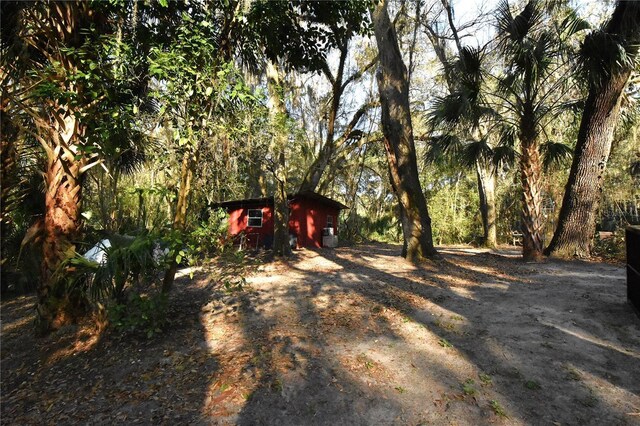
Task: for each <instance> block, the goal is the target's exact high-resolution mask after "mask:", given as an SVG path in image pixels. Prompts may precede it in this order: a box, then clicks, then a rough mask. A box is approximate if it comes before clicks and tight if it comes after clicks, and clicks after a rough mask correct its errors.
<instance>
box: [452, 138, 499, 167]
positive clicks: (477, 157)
mask: <svg viewBox="0 0 640 426" xmlns="http://www.w3.org/2000/svg"><path fill="white" fill-rule="evenodd" d="M491 158H493V149H491V146H490V145H489V143H488V142H487V140H486V139H481V140H478V141H471V142H469V143H467V144H465V146H464V148H463V149H462V152H461V153H460V156H459V161H460V162H461V163H462V164H463V165H464V166H466V167H471V166H473V165H474V164H475V163H476V161H483V162H484V161H486V160H488V159H491Z"/></svg>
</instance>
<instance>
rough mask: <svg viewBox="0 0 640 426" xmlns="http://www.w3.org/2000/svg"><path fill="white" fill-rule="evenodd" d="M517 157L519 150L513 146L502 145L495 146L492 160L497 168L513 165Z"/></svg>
mask: <svg viewBox="0 0 640 426" xmlns="http://www.w3.org/2000/svg"><path fill="white" fill-rule="evenodd" d="M517 158H518V152H517V151H516V150H515V149H514V148H513V147H511V146H507V145H500V146H497V147H495V148H493V157H492V162H493V165H494V167H495V168H496V169H498V168H501V167H504V166H511V165H513V164H514V163H515V162H516V159H517Z"/></svg>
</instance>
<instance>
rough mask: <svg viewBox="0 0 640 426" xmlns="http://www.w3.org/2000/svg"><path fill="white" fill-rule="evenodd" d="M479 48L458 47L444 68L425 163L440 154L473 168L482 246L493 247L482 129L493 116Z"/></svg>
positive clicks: (488, 156) (488, 151)
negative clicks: (445, 87)
mask: <svg viewBox="0 0 640 426" xmlns="http://www.w3.org/2000/svg"><path fill="white" fill-rule="evenodd" d="M482 61H483V52H482V50H481V49H477V48H472V47H461V48H460V51H459V56H458V58H457V59H456V60H455V61H453V62H451V63H450V64H447V65H446V69H445V73H446V75H447V81H449V82H450V93H449V94H448V95H447V96H444V97H441V98H438V99H437V100H436V102H435V103H434V108H433V110H432V111H431V113H430V117H429V121H430V123H431V125H432V126H433V128H434V129H435V130H436V131H437V132H438V135H436V136H434V137H432V138H431V142H432V143H431V144H430V149H429V154H428V156H427V159H428V160H431V161H435V160H436V159H437V158H438V157H441V156H442V155H443V154H444V155H447V156H448V157H449V158H450V159H452V160H453V161H455V162H456V163H458V164H460V165H462V166H464V167H474V168H475V169H476V177H477V181H478V194H479V199H480V214H481V217H482V228H483V231H484V243H485V245H486V246H488V247H495V245H496V239H497V237H496V207H495V167H494V165H493V163H494V162H493V150H492V148H491V146H490V145H489V143H488V136H487V134H486V130H485V131H483V127H486V123H488V119H490V118H491V117H492V116H493V111H492V110H491V108H490V107H489V105H488V103H487V101H486V99H485V95H484V94H485V92H486V90H487V87H486V85H485V76H486V74H485V72H484V71H483V69H482Z"/></svg>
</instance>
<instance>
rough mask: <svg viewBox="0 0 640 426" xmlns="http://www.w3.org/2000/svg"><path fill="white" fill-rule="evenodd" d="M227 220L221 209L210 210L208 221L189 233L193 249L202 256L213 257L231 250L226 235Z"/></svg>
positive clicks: (230, 242)
mask: <svg viewBox="0 0 640 426" xmlns="http://www.w3.org/2000/svg"><path fill="white" fill-rule="evenodd" d="M228 228H229V218H228V215H227V213H226V212H225V211H224V210H222V209H215V210H212V211H211V212H210V214H209V219H208V220H207V221H206V222H201V223H200V225H199V226H198V227H197V228H196V229H194V230H193V231H192V232H191V238H192V240H193V245H194V248H196V249H197V250H198V251H199V252H200V253H201V254H202V255H206V256H214V255H216V254H221V253H223V252H225V251H226V250H227V249H229V248H231V246H232V240H231V239H230V238H229V235H228Z"/></svg>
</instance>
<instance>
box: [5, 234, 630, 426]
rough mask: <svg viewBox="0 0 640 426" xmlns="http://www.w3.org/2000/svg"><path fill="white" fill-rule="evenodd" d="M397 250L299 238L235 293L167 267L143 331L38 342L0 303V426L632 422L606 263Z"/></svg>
mask: <svg viewBox="0 0 640 426" xmlns="http://www.w3.org/2000/svg"><path fill="white" fill-rule="evenodd" d="M399 251H400V249H399V247H397V246H392V245H383V244H370V245H361V246H356V247H351V248H338V249H335V250H299V251H297V252H296V254H295V256H294V258H292V259H291V260H289V261H287V262H271V263H259V264H257V265H254V266H252V267H249V270H251V271H252V273H251V274H249V275H248V276H247V285H246V286H245V288H244V290H243V291H240V292H234V293H229V292H226V291H225V290H224V287H223V286H222V284H221V283H222V282H224V281H225V280H227V279H229V277H231V278H233V277H234V276H236V275H237V274H238V271H237V270H236V269H228V270H227V269H225V267H224V266H225V265H211V266H210V267H209V268H208V269H206V270H204V271H202V272H199V273H198V274H196V276H195V279H194V280H193V281H191V280H189V279H188V278H186V277H185V278H181V279H180V281H179V282H178V284H177V285H176V292H175V293H174V294H173V296H172V297H173V299H172V304H171V312H170V318H171V326H170V327H169V329H168V330H167V331H166V332H165V333H164V334H161V335H159V336H158V337H154V338H152V339H150V340H145V339H141V338H140V339H135V338H132V337H127V338H120V337H118V335H116V334H114V333H102V334H99V333H97V332H96V331H95V330H94V329H92V328H91V327H89V326H73V327H66V328H65V329H63V330H60V331H58V332H57V333H55V334H53V335H51V336H49V337H47V338H44V339H37V338H35V337H33V335H32V333H31V331H30V330H31V328H30V327H31V324H30V321H31V319H32V318H31V317H30V313H31V310H32V308H33V303H34V299H33V297H20V298H15V299H12V300H8V301H4V302H3V303H2V305H1V309H2V311H1V315H2V332H1V343H2V348H1V360H2V364H1V368H2V371H1V374H2V387H1V393H2V398H1V403H2V407H1V412H0V413H1V415H2V417H1V421H2V424H71V423H91V424H112V423H121V424H136V423H139V424H152V423H153V424H171V425H173V424H242V425H250V424H251V425H253V424H278V425H310V424H331V425H334V424H336V425H340V424H344V425H354V424H368V425H384V424H403V425H404V424H409V425H417V424H436V425H449V424H451V425H483V424H503V425H507V424H508V425H519V424H523V425H524V424H526V425H538V424H541V425H605V424H606V425H627V424H629V425H632V424H640V318H638V316H636V315H635V313H634V312H633V310H632V308H631V307H630V305H629V304H628V303H627V301H626V281H625V272H624V268H623V267H622V266H616V265H610V264H604V263H593V262H592V263H589V262H577V261H576V262H564V261H555V260H548V261H545V262H543V263H541V264H527V263H524V262H523V261H522V260H520V259H519V258H518V256H517V254H518V253H517V252H515V251H513V250H508V249H502V250H496V251H493V252H486V251H483V250H477V249H470V248H464V247H457V248H454V247H447V248H441V253H442V254H443V258H444V259H443V260H442V261H438V262H436V263H424V264H421V265H418V266H416V265H413V264H410V263H408V262H405V261H404V260H402V259H401V258H399V257H398V254H399ZM254 263H255V262H254ZM221 267H222V268H221ZM225 277H226V278H225Z"/></svg>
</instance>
